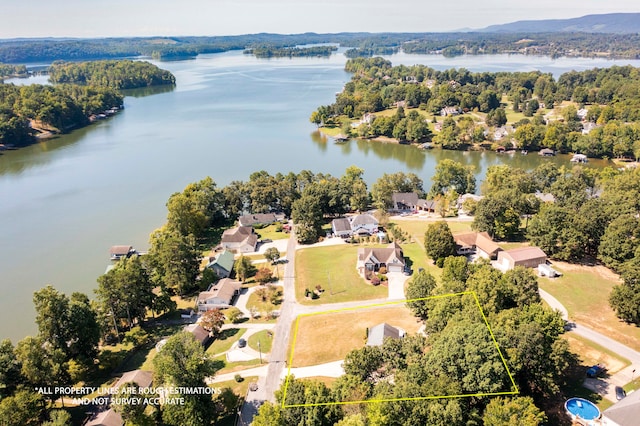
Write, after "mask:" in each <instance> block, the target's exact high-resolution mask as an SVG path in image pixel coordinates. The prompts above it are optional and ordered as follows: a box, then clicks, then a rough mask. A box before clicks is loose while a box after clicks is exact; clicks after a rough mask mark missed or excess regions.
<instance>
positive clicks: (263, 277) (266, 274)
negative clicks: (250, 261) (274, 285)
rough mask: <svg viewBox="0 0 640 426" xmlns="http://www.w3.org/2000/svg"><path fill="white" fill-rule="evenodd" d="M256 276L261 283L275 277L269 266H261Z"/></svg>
mask: <svg viewBox="0 0 640 426" xmlns="http://www.w3.org/2000/svg"><path fill="white" fill-rule="evenodd" d="M254 278H255V280H256V281H257V282H259V283H260V284H266V283H268V282H271V280H272V279H273V273H272V272H271V269H269V268H260V269H258V272H257V273H256V275H255V277H254Z"/></svg>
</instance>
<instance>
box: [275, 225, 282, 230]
mask: <svg viewBox="0 0 640 426" xmlns="http://www.w3.org/2000/svg"><path fill="white" fill-rule="evenodd" d="M276 232H282V224H281V223H278V224H277V225H276Z"/></svg>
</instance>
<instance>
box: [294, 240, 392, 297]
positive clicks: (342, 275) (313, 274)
mask: <svg viewBox="0 0 640 426" xmlns="http://www.w3.org/2000/svg"><path fill="white" fill-rule="evenodd" d="M357 247H359V246H352V245H338V246H326V247H312V248H306V249H302V250H299V251H297V252H296V299H297V300H298V302H300V303H302V304H305V305H311V304H321V303H322V304H324V303H337V302H350V301H354V300H370V299H378V298H384V297H387V294H388V291H387V288H386V287H383V286H372V285H370V284H367V283H366V282H365V280H364V279H363V278H362V277H361V276H360V275H359V274H358V271H357V270H356V262H357V251H358V249H357ZM317 285H320V286H322V288H323V289H324V290H325V291H324V293H322V295H321V296H320V297H319V298H318V299H315V300H307V299H306V298H305V297H304V290H305V288H309V289H312V290H313V289H315V288H316V286H317Z"/></svg>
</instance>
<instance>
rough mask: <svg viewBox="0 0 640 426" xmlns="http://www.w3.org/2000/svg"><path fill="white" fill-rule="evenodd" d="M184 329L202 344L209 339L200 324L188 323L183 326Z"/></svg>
mask: <svg viewBox="0 0 640 426" xmlns="http://www.w3.org/2000/svg"><path fill="white" fill-rule="evenodd" d="M184 331H186V332H187V333H191V334H193V337H195V338H196V340H197V341H198V342H200V343H202V344H203V345H204V344H205V343H206V342H207V340H209V332H208V331H207V330H205V329H204V328H203V327H202V326H201V325H200V324H189V325H186V326H185V327H184Z"/></svg>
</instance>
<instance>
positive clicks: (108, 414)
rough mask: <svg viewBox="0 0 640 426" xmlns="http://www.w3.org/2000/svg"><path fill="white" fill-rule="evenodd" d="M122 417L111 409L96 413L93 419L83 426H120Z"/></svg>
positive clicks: (122, 422)
mask: <svg viewBox="0 0 640 426" xmlns="http://www.w3.org/2000/svg"><path fill="white" fill-rule="evenodd" d="M123 424H124V420H122V416H121V415H120V414H119V413H118V412H116V411H115V410H113V409H111V408H110V409H108V410H106V411H102V412H100V413H98V415H96V416H95V417H94V418H93V419H91V420H89V421H88V422H87V423H85V426H122V425H123Z"/></svg>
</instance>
